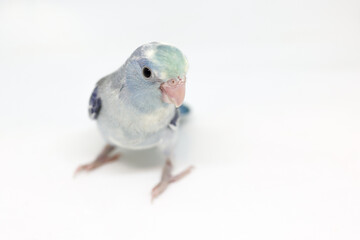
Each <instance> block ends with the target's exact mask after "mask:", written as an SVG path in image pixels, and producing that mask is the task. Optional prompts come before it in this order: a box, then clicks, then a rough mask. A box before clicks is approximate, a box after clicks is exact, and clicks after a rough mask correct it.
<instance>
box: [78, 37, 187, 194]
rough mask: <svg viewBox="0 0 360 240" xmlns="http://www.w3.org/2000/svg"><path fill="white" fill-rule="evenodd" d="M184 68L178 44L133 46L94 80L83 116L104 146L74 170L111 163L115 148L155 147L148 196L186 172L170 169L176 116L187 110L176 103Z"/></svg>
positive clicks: (179, 101) (182, 90)
mask: <svg viewBox="0 0 360 240" xmlns="http://www.w3.org/2000/svg"><path fill="white" fill-rule="evenodd" d="M187 70H188V62H187V59H186V57H185V56H184V55H183V53H182V52H181V51H180V50H179V49H178V48H176V47H174V46H171V45H168V44H163V43H158V42H152V43H148V44H144V45H142V46H140V47H139V48H137V49H136V50H135V51H134V52H133V53H132V55H131V56H130V57H129V58H128V59H127V60H126V62H125V63H124V64H123V65H122V66H121V67H120V68H119V69H118V70H117V71H115V72H113V73H111V74H110V75H108V76H106V77H104V78H102V79H101V80H99V81H98V82H97V84H96V87H95V89H94V91H93V93H92V94H91V97H90V103H89V115H90V117H91V118H92V119H94V120H96V121H97V125H98V127H99V130H100V132H101V133H102V135H103V137H104V138H105V140H106V142H107V144H106V146H105V147H104V149H103V150H102V152H101V153H100V154H99V155H98V157H97V158H96V159H95V160H94V161H93V162H91V163H88V164H84V165H81V166H79V167H78V168H77V169H76V171H75V174H77V173H79V172H81V171H90V170H93V169H95V168H97V167H99V166H101V165H103V164H104V163H108V162H112V161H115V160H116V159H118V158H119V157H120V154H115V155H113V154H111V153H112V152H113V150H114V149H115V148H116V147H117V148H120V149H123V150H142V149H148V148H153V147H158V148H160V149H161V151H162V152H163V154H164V156H165V157H166V163H165V166H164V168H163V172H162V176H161V180H160V182H159V183H158V184H157V185H156V186H155V187H154V188H153V189H152V192H151V195H152V199H154V198H156V197H157V196H159V195H160V194H161V193H162V192H164V191H165V189H166V188H167V186H168V185H169V184H170V183H172V182H175V181H178V180H180V179H181V178H183V177H184V176H186V175H187V174H189V173H190V172H191V170H192V167H191V166H190V167H188V168H187V169H185V170H184V171H182V172H180V173H179V174H177V175H172V173H171V172H172V163H171V156H172V152H173V149H174V143H175V140H176V132H177V129H178V125H179V119H180V118H181V117H182V116H183V115H186V114H187V113H188V112H189V109H188V107H186V106H184V105H182V103H183V101H184V98H185V84H186V73H187Z"/></svg>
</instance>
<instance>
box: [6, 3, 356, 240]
mask: <svg viewBox="0 0 360 240" xmlns="http://www.w3.org/2000/svg"><path fill="white" fill-rule="evenodd" d="M117 2H119V3H117ZM216 2H217V3H211V2H207V1H203V2H196V1H177V2H176V3H170V1H144V2H136V1H128V3H120V1H111V2H106V1H102V3H101V4H100V3H98V4H96V3H90V2H89V1H84V2H77V3H73V1H57V2H55V1H52V2H47V3H45V2H42V1H35V2H33V3H30V2H29V1H24V2H16V1H2V2H1V3H0V54H1V55H0V66H1V67H0V79H1V80H0V81H1V88H0V109H1V118H0V146H1V147H0V148H1V151H0V152H1V156H0V158H1V166H0V239H44V240H45V239H46V240H48V239H67V240H69V239H87V240H90V239H276V240H279V239H287V240H288V239H326V240H329V239H347V240H350V239H360V228H359V226H360V150H359V143H360V137H359V136H360V135H359V134H360V127H359V123H360V107H359V106H360V94H359V92H360V57H359V56H360V47H359V42H360V14H359V11H358V10H359V7H360V2H359V1H356V0H354V1H350V0H348V1H320V0H317V1H310V0H309V1H285V0H284V1H271V2H269V1H262V0H256V1H247V2H238V1H233V2H231V1H216ZM154 40H156V41H165V42H169V43H172V44H174V45H176V46H178V47H179V48H180V49H182V50H183V51H184V52H185V54H186V55H187V56H188V59H189V62H190V72H189V74H188V88H187V89H188V91H187V97H186V101H187V102H188V103H189V104H190V105H191V107H192V110H193V115H192V117H191V119H190V121H189V122H188V124H187V125H185V126H184V127H183V129H182V131H181V137H180V141H179V145H178V148H177V150H176V152H177V154H176V159H175V160H174V162H175V170H176V171H179V170H181V169H183V168H185V167H186V166H188V165H190V164H193V165H195V166H196V169H195V171H194V172H193V173H192V174H191V175H190V176H188V177H187V178H186V179H184V180H182V181H181V182H179V183H176V184H173V185H172V186H170V188H169V189H168V190H167V191H166V192H165V193H164V194H163V195H162V196H161V197H160V198H159V199H157V200H156V201H155V203H154V204H151V203H150V190H151V188H152V187H153V185H154V184H155V183H156V182H157V181H158V180H159V177H160V173H161V168H162V164H163V159H158V157H159V154H158V153H156V152H154V151H150V152H145V153H140V154H130V155H126V156H124V157H123V158H122V160H121V161H118V162H116V163H112V164H109V165H107V166H104V167H102V168H101V169H98V170H96V171H94V172H92V173H91V174H82V175H81V176H79V177H78V178H76V179H75V180H74V179H73V178H72V173H73V171H74V169H75V168H76V167H77V166H78V165H79V164H81V163H85V162H88V161H90V160H92V159H93V158H94V157H95V156H96V154H97V153H98V152H99V151H100V149H101V148H102V146H103V144H104V142H103V140H102V139H101V137H100V135H99V133H98V132H97V129H96V126H95V124H94V122H92V121H90V120H89V119H88V117H87V101H88V98H89V95H90V92H91V90H92V89H93V86H94V84H95V82H96V81H97V80H98V79H99V78H101V77H102V76H104V75H106V74H108V73H110V72H111V71H113V70H115V69H116V68H118V67H119V66H120V65H121V64H122V63H123V62H124V60H125V59H126V58H127V57H128V56H129V55H130V53H131V52H132V51H133V50H134V49H135V48H136V47H137V46H139V45H141V44H143V43H145V42H150V41H154Z"/></svg>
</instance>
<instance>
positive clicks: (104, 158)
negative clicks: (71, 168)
mask: <svg viewBox="0 0 360 240" xmlns="http://www.w3.org/2000/svg"><path fill="white" fill-rule="evenodd" d="M114 149H115V147H114V146H112V145H109V144H107V145H106V146H105V147H104V149H103V150H102V151H101V153H100V154H99V156H98V157H97V158H96V159H95V160H94V161H92V162H90V163H88V164H84V165H80V166H79V167H78V168H77V169H76V171H75V173H74V176H75V175H76V174H78V173H79V172H82V171H87V172H88V171H91V170H94V169H95V168H98V167H100V166H101V165H103V164H105V163H108V162H113V161H115V160H116V159H118V158H119V157H120V154H115V155H114V156H110V153H111V152H112V151H113V150H114Z"/></svg>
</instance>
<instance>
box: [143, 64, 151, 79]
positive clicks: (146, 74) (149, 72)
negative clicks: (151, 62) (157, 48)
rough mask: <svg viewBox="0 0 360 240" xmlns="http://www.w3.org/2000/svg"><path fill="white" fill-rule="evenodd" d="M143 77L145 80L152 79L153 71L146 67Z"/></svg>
mask: <svg viewBox="0 0 360 240" xmlns="http://www.w3.org/2000/svg"><path fill="white" fill-rule="evenodd" d="M143 75H144V77H145V78H150V77H151V70H150V68H148V67H144V68H143Z"/></svg>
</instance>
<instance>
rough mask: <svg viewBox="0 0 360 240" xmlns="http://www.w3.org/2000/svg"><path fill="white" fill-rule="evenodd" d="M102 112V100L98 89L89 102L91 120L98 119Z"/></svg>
mask: <svg viewBox="0 0 360 240" xmlns="http://www.w3.org/2000/svg"><path fill="white" fill-rule="evenodd" d="M100 110H101V98H100V97H99V96H98V87H96V88H95V89H94V91H93V92H92V94H91V97H90V101H89V116H90V118H91V119H96V118H97V117H98V116H99V113H100Z"/></svg>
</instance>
